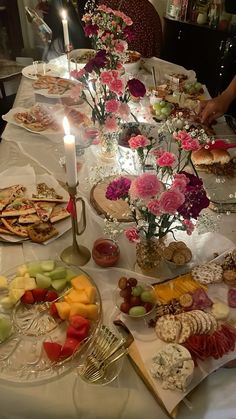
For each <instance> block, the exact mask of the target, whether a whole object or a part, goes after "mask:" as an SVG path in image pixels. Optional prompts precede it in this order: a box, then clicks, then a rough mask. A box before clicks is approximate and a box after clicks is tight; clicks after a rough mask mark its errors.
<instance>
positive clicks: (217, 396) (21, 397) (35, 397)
mask: <svg viewBox="0 0 236 419" xmlns="http://www.w3.org/2000/svg"><path fill="white" fill-rule="evenodd" d="M33 103H34V96H33V92H32V88H31V81H29V80H26V79H23V80H22V83H21V85H20V88H19V91H18V95H17V100H16V105H17V106H22V105H23V106H29V105H31V104H33ZM218 129H219V130H223V132H224V133H225V134H227V133H228V131H227V128H226V127H225V124H222V125H219V126H218ZM62 155H63V144H62V138H61V139H59V141H58V143H57V144H55V143H52V142H51V141H50V140H48V139H46V138H43V137H42V136H40V135H36V134H35V135H34V134H30V133H28V132H26V131H24V130H23V129H21V128H18V127H15V126H12V125H8V126H7V127H6V129H5V131H4V133H3V141H2V143H1V144H0V173H1V172H2V171H3V170H4V169H6V168H7V167H12V169H13V170H14V166H25V165H26V164H28V163H30V164H31V165H32V166H33V167H34V169H35V172H36V174H41V173H44V172H45V171H48V172H49V173H52V174H53V175H54V176H55V177H56V178H57V179H59V180H61V181H65V172H64V169H63V168H62V167H61V166H60V164H59V159H60V157H61V156H62ZM84 160H85V162H87V165H84V166H83V169H82V171H81V172H80V180H81V185H80V192H81V193H82V194H83V196H84V197H85V198H86V199H88V193H89V188H87V189H86V183H87V180H86V178H87V176H88V170H89V169H90V166H91V165H96V164H99V159H98V157H97V153H96V149H95V148H93V147H92V148H91V149H89V150H87V151H86V154H85V156H84ZM88 162H89V163H88ZM86 207H87V217H88V226H87V230H86V232H85V233H84V234H83V236H81V237H80V239H79V240H80V242H81V243H84V244H86V246H87V247H89V248H90V249H91V247H92V244H93V242H94V240H95V238H97V237H99V236H102V235H103V221H102V220H101V218H100V217H99V216H98V215H97V214H96V213H95V212H94V210H92V209H91V208H90V205H89V204H88V201H87V205H86ZM213 217H215V220H216V221H217V222H218V224H219V233H217V234H214V235H213V234H212V233H207V234H206V235H204V236H198V235H197V234H196V233H195V234H194V235H193V237H192V238H189V245H190V247H191V248H192V249H193V251H194V252H195V255H197V256H196V257H197V258H198V260H199V261H201V260H202V261H203V260H204V259H207V260H209V259H211V258H212V256H213V252H214V251H218V252H221V251H222V252H223V251H224V250H226V249H229V248H231V247H232V246H233V243H234V244H235V243H236V235H235V221H236V215H235V214H230V215H223V216H222V217H221V219H220V220H218V218H217V215H216V214H213ZM179 237H181V235H180V236H179ZM232 242H233V243H232ZM70 243H71V234H70V233H66V234H65V235H64V236H63V237H61V238H60V239H58V240H55V241H54V242H53V243H51V244H50V245H48V246H39V245H37V244H32V243H30V242H25V243H24V244H23V245H14V246H13V245H7V244H2V245H1V247H0V271H1V272H3V271H4V270H7V269H9V267H12V260H13V258H14V264H15V265H18V264H20V263H22V262H23V261H24V260H31V259H37V258H44V257H45V258H50V257H52V258H53V257H58V256H59V255H60V252H61V251H62V250H63V249H64V248H65V247H66V246H68V245H69V244H70ZM119 245H120V248H121V259H120V261H119V264H118V267H120V268H126V269H131V270H132V269H133V267H134V262H135V248H134V247H133V246H132V245H130V244H129V243H127V241H126V240H125V238H124V237H120V239H119ZM94 268H96V269H97V271H99V268H97V267H96V266H95V264H94V262H93V261H92V260H91V261H90V262H89V264H88V266H87V270H88V271H90V270H91V269H92V271H91V272H92V275H93V277H94V279H95V280H96V270H95V271H94ZM85 270H86V267H85ZM111 273H112V271H111ZM98 286H99V287H100V289H101V293H102V294H103V293H105V290H106V284H104V283H101V281H100V282H99V281H98ZM105 314H106V315H105V321H106V322H109V313H105ZM234 390H235V370H225V369H221V370H219V371H217V372H216V373H214V374H212V375H211V376H210V377H208V378H207V379H206V380H205V381H204V382H203V383H202V384H201V385H200V386H199V387H198V388H197V390H195V391H194V393H193V395H192V396H191V397H190V398H189V399H190V402H191V406H192V409H191V411H190V410H189V408H188V407H186V406H185V405H184V404H183V405H182V406H181V407H180V411H179V416H178V417H179V418H181V419H187V418H189V417H190V416H191V418H194V419H201V418H204V419H205V418H207V419H208V418H209V419H218V418H219V419H233V418H236V414H235V411H236V400H235V396H234ZM0 403H1V413H0V418H1V419H31V418H35V419H37V418H39V419H56V418H57V419H58V418H63V419H65V418H66V419H71V418H80V419H84V418H85V419H90V418H91V419H113V418H114V419H118V418H122V419H133V418H135V419H139V418H140V419H141V418H143V417H148V418H155V417H156V418H158V419H162V418H163V419H164V418H166V417H167V416H166V414H165V413H163V412H162V410H161V409H160V407H159V406H158V405H157V403H156V401H155V400H154V399H153V397H152V396H151V395H150V394H149V392H148V390H147V389H146V387H145V386H144V384H143V383H142V382H141V380H140V379H139V377H138V376H137V375H136V373H135V372H134V371H133V369H132V367H131V365H130V364H129V362H128V361H127V360H126V361H125V366H124V368H123V370H122V373H121V374H120V376H119V378H118V379H117V380H116V381H115V382H114V383H113V384H111V385H109V386H106V387H96V386H92V387H91V386H88V385H86V384H84V383H82V382H80V381H78V379H77V377H76V374H75V372H71V373H69V374H68V375H66V376H64V377H61V378H60V379H58V380H57V381H53V382H49V383H46V384H42V385H35V386H32V385H31V386H25V385H24V386H19V385H18V386H16V385H12V384H7V383H5V382H0Z"/></svg>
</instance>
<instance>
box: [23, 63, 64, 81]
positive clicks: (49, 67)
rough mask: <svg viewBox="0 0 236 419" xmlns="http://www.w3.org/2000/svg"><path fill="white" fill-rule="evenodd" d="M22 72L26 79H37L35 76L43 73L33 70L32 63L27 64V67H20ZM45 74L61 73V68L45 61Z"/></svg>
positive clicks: (55, 74)
mask: <svg viewBox="0 0 236 419" xmlns="http://www.w3.org/2000/svg"><path fill="white" fill-rule="evenodd" d="M22 74H23V76H25V77H26V78H28V79H31V80H37V76H38V75H43V74H44V73H43V71H42V72H41V71H39V72H38V73H37V74H36V72H35V66H34V65H33V64H32V65H28V66H27V67H24V68H23V69H22ZM45 75H47V76H60V75H61V69H60V68H59V67H58V66H56V65H53V64H46V63H45Z"/></svg>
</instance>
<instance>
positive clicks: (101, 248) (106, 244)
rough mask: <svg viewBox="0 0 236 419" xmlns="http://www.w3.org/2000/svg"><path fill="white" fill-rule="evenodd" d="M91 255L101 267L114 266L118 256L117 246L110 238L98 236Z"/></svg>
mask: <svg viewBox="0 0 236 419" xmlns="http://www.w3.org/2000/svg"><path fill="white" fill-rule="evenodd" d="M92 257H93V260H94V262H95V263H96V264H97V265H99V266H101V267H102V268H107V267H110V266H114V265H115V264H116V263H117V262H118V260H119V257H120V249H119V246H118V244H117V243H115V242H114V241H113V240H111V239H105V238H100V239H98V240H96V241H95V243H94V245H93V250H92Z"/></svg>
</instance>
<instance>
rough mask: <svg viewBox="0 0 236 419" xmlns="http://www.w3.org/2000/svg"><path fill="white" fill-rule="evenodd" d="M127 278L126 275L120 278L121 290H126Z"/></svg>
mask: <svg viewBox="0 0 236 419" xmlns="http://www.w3.org/2000/svg"><path fill="white" fill-rule="evenodd" d="M127 285H128V284H127V278H126V277H125V276H122V277H121V278H120V279H119V282H118V287H119V288H120V289H121V290H124V289H125V288H126V287H127Z"/></svg>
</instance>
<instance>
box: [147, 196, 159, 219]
mask: <svg viewBox="0 0 236 419" xmlns="http://www.w3.org/2000/svg"><path fill="white" fill-rule="evenodd" d="M147 207H148V210H149V211H150V212H151V213H152V214H154V215H156V217H158V216H159V215H161V210H160V202H159V201H158V199H152V200H151V201H149V203H148V205H147Z"/></svg>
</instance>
